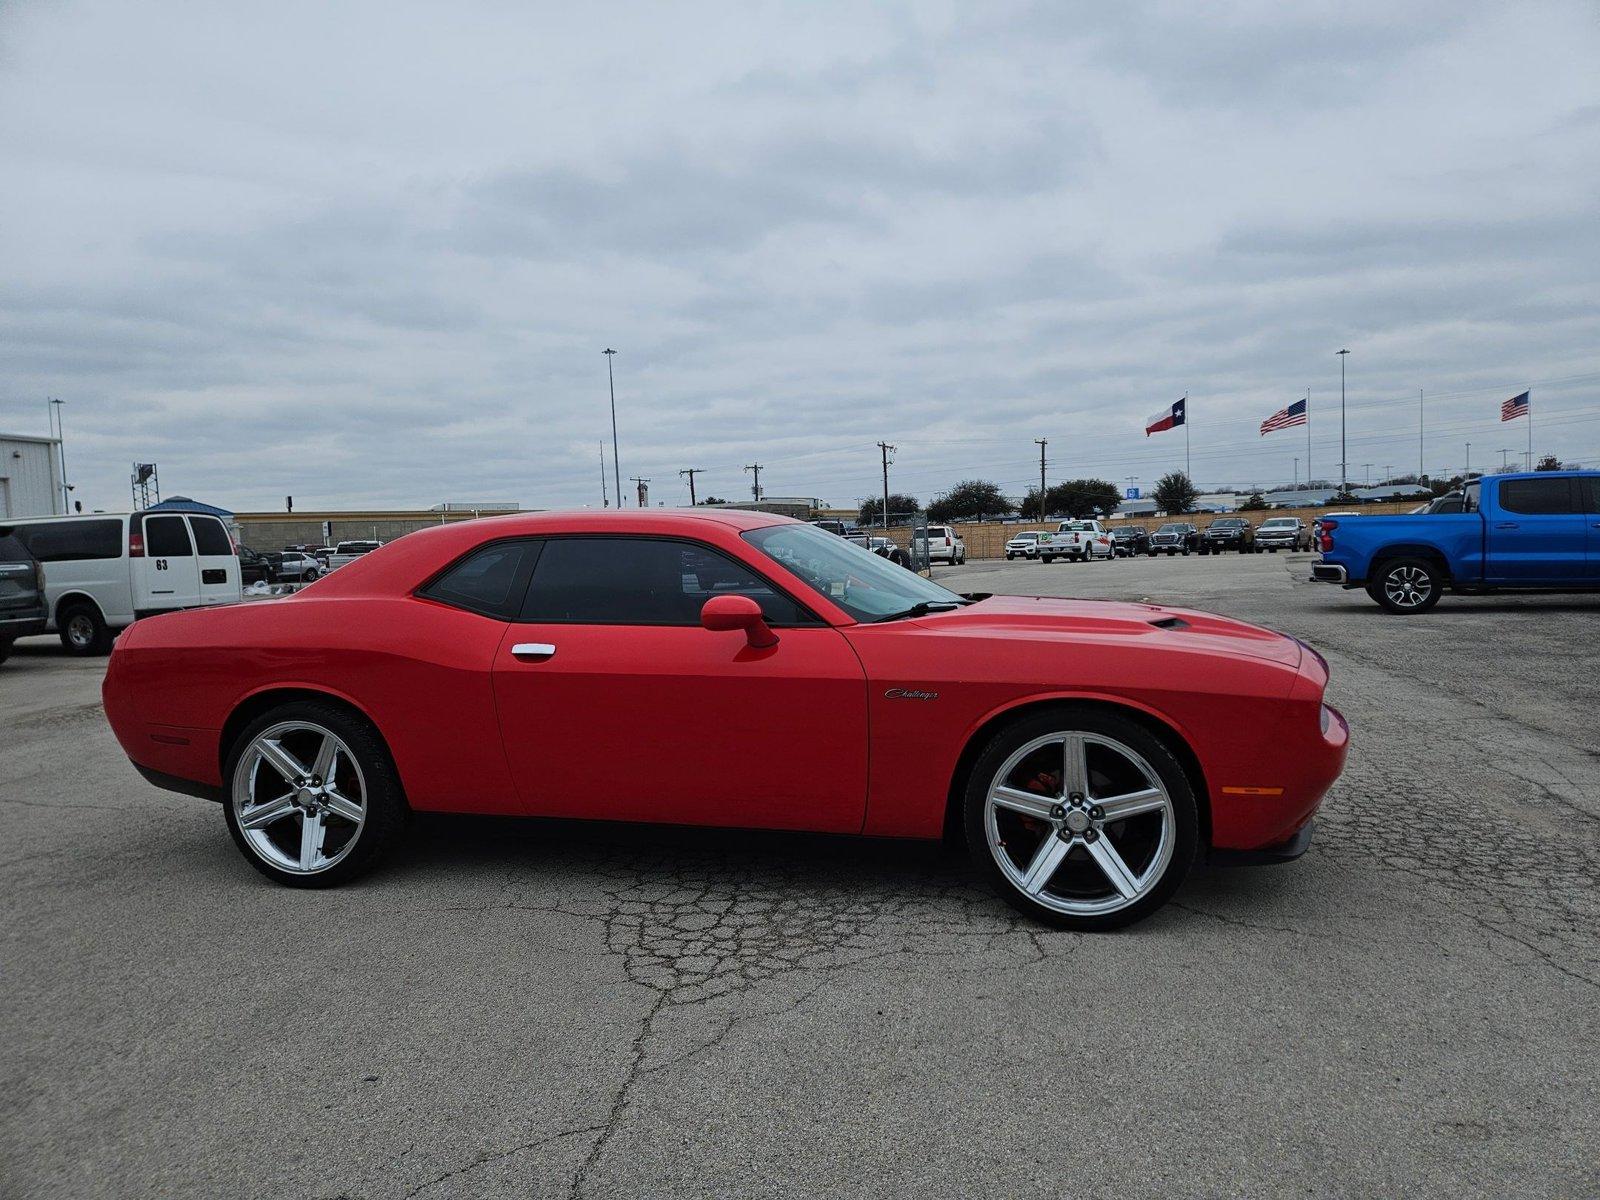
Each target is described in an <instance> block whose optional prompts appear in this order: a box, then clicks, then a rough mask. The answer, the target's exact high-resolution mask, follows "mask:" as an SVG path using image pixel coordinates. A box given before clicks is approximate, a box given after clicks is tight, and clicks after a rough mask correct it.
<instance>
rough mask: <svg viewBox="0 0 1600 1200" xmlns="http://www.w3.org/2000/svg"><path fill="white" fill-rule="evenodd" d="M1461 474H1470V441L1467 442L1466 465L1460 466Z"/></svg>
mask: <svg viewBox="0 0 1600 1200" xmlns="http://www.w3.org/2000/svg"><path fill="white" fill-rule="evenodd" d="M1461 474H1462V475H1463V476H1467V475H1471V474H1472V443H1471V442H1468V443H1467V465H1466V466H1464V467H1462V468H1461Z"/></svg>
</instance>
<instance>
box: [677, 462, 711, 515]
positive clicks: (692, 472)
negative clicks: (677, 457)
mask: <svg viewBox="0 0 1600 1200" xmlns="http://www.w3.org/2000/svg"><path fill="white" fill-rule="evenodd" d="M704 471H705V468H704V467H686V468H685V469H684V470H682V471H679V472H678V474H679V475H682V476H684V477H685V478H687V479H688V480H689V507H690V508H693V507H694V477H695V476H696V475H700V474H702V473H704Z"/></svg>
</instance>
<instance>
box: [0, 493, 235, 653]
mask: <svg viewBox="0 0 1600 1200" xmlns="http://www.w3.org/2000/svg"><path fill="white" fill-rule="evenodd" d="M6 524H7V525H9V526H11V527H12V528H13V529H15V531H16V535H17V536H18V537H19V538H21V539H22V541H23V543H24V544H25V545H26V546H27V547H28V549H29V550H30V551H32V552H33V556H34V557H35V558H37V559H38V560H39V561H40V562H41V563H42V564H43V565H44V594H45V603H46V605H47V606H48V607H49V613H50V623H49V625H48V627H47V628H49V629H51V630H54V631H55V632H56V633H58V634H60V636H61V644H62V645H63V646H65V647H66V648H67V649H68V650H70V651H72V652H73V653H74V654H105V653H107V652H108V651H110V649H111V641H112V639H113V638H114V637H115V636H116V632H117V630H119V629H122V628H124V627H126V626H128V625H131V624H133V622H134V621H135V620H136V619H137V618H139V617H148V616H152V615H153V614H155V613H161V612H170V611H172V610H173V609H178V608H200V607H202V606H204V605H207V604H232V603H235V602H237V601H238V600H239V598H240V595H241V589H240V586H239V554H238V551H237V550H236V549H235V548H234V544H233V538H232V537H231V536H229V534H228V530H227V527H226V526H225V525H223V523H222V522H221V521H219V520H218V519H217V518H216V517H211V516H206V515H204V514H201V513H179V512H147V513H132V514H129V513H94V514H88V513H85V514H83V515H81V516H73V517H29V518H21V519H18V520H12V521H7V522H6Z"/></svg>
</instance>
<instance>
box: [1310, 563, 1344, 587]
mask: <svg viewBox="0 0 1600 1200" xmlns="http://www.w3.org/2000/svg"><path fill="white" fill-rule="evenodd" d="M1349 581H1350V579H1349V572H1347V571H1346V570H1345V569H1344V568H1343V567H1341V566H1340V565H1339V564H1338V563H1320V562H1319V563H1312V564H1311V582H1312V583H1340V584H1342V583H1348V582H1349Z"/></svg>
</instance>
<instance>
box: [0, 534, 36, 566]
mask: <svg viewBox="0 0 1600 1200" xmlns="http://www.w3.org/2000/svg"><path fill="white" fill-rule="evenodd" d="M27 561H29V555H28V548H27V547H26V546H24V545H23V544H22V539H21V538H19V537H18V536H17V535H16V534H14V533H0V562H12V563H14V562H27Z"/></svg>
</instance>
